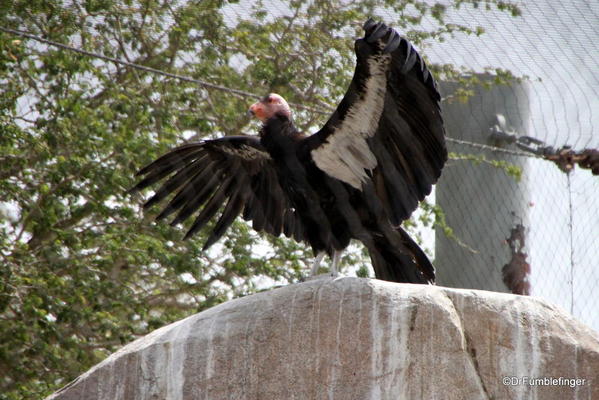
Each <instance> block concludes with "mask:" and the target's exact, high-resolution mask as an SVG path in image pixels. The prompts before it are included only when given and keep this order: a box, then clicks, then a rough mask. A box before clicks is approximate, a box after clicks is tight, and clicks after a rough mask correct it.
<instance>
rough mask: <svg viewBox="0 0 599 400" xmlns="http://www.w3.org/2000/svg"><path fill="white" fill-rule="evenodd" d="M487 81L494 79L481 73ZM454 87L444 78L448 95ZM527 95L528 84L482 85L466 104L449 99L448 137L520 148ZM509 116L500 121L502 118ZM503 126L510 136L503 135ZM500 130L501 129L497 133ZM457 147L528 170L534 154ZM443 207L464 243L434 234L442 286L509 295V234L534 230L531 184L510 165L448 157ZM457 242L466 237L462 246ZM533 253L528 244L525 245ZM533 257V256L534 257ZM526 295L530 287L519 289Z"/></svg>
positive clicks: (439, 189)
mask: <svg viewBox="0 0 599 400" xmlns="http://www.w3.org/2000/svg"><path fill="white" fill-rule="evenodd" d="M478 78H479V79H480V80H481V81H483V82H484V81H487V82H491V81H492V79H493V77H491V76H488V75H479V76H478ZM454 86H455V85H451V84H448V83H444V84H443V85H442V86H441V89H442V92H443V93H445V94H448V93H453V92H454V90H455V87H454ZM527 98H528V93H527V87H526V85H524V84H514V85H511V86H506V85H500V86H498V85H494V86H492V87H491V88H488V89H487V88H485V87H483V85H479V86H477V87H476V88H475V90H474V95H473V96H472V97H470V98H469V101H468V102H467V103H461V102H459V101H457V100H454V101H445V102H444V103H443V116H444V119H445V126H446V129H447V134H448V136H450V137H451V138H455V139H459V140H463V141H467V142H470V143H481V144H487V145H493V146H500V147H505V148H507V149H510V150H517V148H516V147H515V146H514V145H510V144H509V141H510V140H511V141H514V140H515V139H516V137H517V136H523V135H526V129H527V124H528V122H529V121H528V120H529V111H528V101H527ZM498 117H499V120H501V119H503V120H504V121H505V123H504V124H502V125H503V126H500V123H499V121H498ZM498 131H501V132H502V133H503V135H504V136H505V138H506V139H507V140H499V138H500V136H501V134H498ZM493 132H494V133H493ZM448 149H449V151H450V152H454V153H457V154H458V155H460V156H465V157H466V158H467V157H474V158H480V157H484V158H485V159H486V160H488V161H503V162H507V163H509V164H511V165H515V166H518V167H520V168H521V169H522V171H523V173H524V175H526V173H527V168H528V161H529V160H528V159H527V158H526V157H520V156H513V155H510V154H506V153H500V152H496V151H490V150H485V149H481V148H478V147H471V146H468V145H462V144H458V143H455V142H448ZM435 190H436V191H435V193H436V194H435V196H436V201H437V204H438V205H439V206H440V207H441V209H442V210H443V211H444V213H445V216H446V220H447V223H448V225H449V226H450V227H451V228H452V229H453V230H454V233H455V236H456V238H457V240H455V239H450V238H448V237H447V236H446V235H445V234H444V233H443V232H442V231H441V230H440V229H437V231H436V233H435V267H436V270H437V283H438V284H439V285H444V286H450V287H456V288H471V289H484V290H494V291H499V292H510V290H509V289H508V287H507V286H506V285H505V284H504V282H503V277H502V269H503V266H504V265H506V264H508V263H509V262H510V261H511V260H512V251H511V250H510V247H509V246H508V244H507V243H506V242H505V241H504V239H508V238H509V237H510V234H511V231H512V229H514V228H516V227H517V226H518V225H521V226H523V227H524V232H523V234H524V235H526V230H527V228H529V227H530V224H529V222H528V221H529V218H528V209H529V203H530V197H529V194H528V187H527V184H526V181H521V182H518V181H516V179H514V177H512V176H510V175H508V174H507V173H506V172H505V170H503V169H501V168H497V167H496V166H492V165H490V164H488V163H485V162H475V161H470V160H467V159H465V160H451V159H450V160H449V161H448V163H447V164H446V166H445V168H444V169H443V174H442V176H441V179H440V180H439V183H437V185H436V189H435ZM458 240H459V241H460V242H461V243H459V242H458ZM524 251H526V249H524ZM529 261H530V260H529ZM519 293H520V294H524V293H523V292H519Z"/></svg>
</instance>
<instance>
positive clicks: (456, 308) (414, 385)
mask: <svg viewBox="0 0 599 400" xmlns="http://www.w3.org/2000/svg"><path fill="white" fill-rule="evenodd" d="M48 399H54V400H58V399H60V400H67V399H69V400H70V399H73V400H75V399H76V400H85V399H99V400H115V399H127V400H130V399H144V400H146V399H169V400H179V399H186V400H188V399H375V400H378V399H393V400H397V399H460V400H462V399H560V400H561V399H587V400H591V399H599V335H598V334H597V333H596V332H594V331H592V330H590V329H589V328H587V327H586V326H584V325H582V324H581V323H579V322H578V321H576V320H574V319H573V318H572V317H570V316H568V315H567V314H565V313H564V312H563V311H561V310H559V309H557V308H556V307H554V306H551V305H549V304H548V303H546V302H544V301H541V300H538V299H535V298H532V297H523V296H516V295H511V294H503V293H495V292H486V291H477V290H457V289H448V288H444V287H437V286H425V285H410V284H395V283H389V282H383V281H378V280H370V279H360V278H338V279H329V278H326V279H317V280H312V281H309V282H305V283H301V284H295V285H290V286H287V287H283V288H279V289H275V290H271V291H268V292H264V293H259V294H255V295H251V296H247V297H244V298H240V299H236V300H232V301H229V302H227V303H224V304H221V305H219V306H216V307H214V308H212V309H210V310H207V311H204V312H201V313H199V314H196V315H193V316H191V317H188V318H186V319H183V320H181V321H178V322H175V323H173V324H171V325H168V326H165V327H163V328H161V329H158V330H156V331H154V332H152V333H150V334H148V335H147V336H145V337H142V338H140V339H139V340H136V341H134V342H132V343H130V344H128V345H127V346H125V347H123V348H122V349H120V350H119V351H117V352H116V353H114V354H112V355H111V356H110V357H108V358H107V359H106V360H104V361H103V362H101V363H100V364H98V365H96V366H95V367H93V368H92V369H90V370H89V371H88V372H86V373H84V374H83V375H81V376H80V377H79V378H77V379H76V380H75V381H73V382H72V383H70V384H69V385H67V386H66V387H64V388H63V389H61V390H60V391H58V392H56V393H55V394H53V395H52V396H50V397H49V398H48Z"/></svg>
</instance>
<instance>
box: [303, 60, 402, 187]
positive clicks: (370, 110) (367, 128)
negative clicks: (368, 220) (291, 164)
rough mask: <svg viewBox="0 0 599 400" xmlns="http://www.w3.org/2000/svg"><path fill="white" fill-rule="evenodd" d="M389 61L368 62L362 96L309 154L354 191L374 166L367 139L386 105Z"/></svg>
mask: <svg viewBox="0 0 599 400" xmlns="http://www.w3.org/2000/svg"><path fill="white" fill-rule="evenodd" d="M390 58H391V56H390V55H389V54H385V55H379V56H376V57H372V58H370V59H369V60H368V67H369V72H370V76H369V77H368V79H366V82H365V85H364V86H365V87H364V93H363V95H362V96H361V97H360V98H359V99H358V101H356V102H354V104H353V105H352V106H351V107H350V108H349V110H348V112H347V114H346V115H345V118H344V119H343V121H342V122H341V124H340V125H339V126H337V127H335V129H334V131H333V132H332V133H331V134H330V135H329V136H328V138H327V140H326V141H325V142H324V143H322V144H321V145H320V146H318V148H316V149H314V150H312V152H311V155H312V159H313V160H314V162H315V163H316V166H318V168H320V169H321V170H323V171H324V172H326V173H327V174H329V175H331V176H332V177H334V178H337V179H339V180H341V181H343V182H345V183H347V184H349V185H352V186H353V187H355V188H356V189H361V188H362V183H363V182H365V181H366V179H368V175H367V174H366V171H367V170H372V169H374V168H375V167H376V165H377V160H376V157H375V156H374V154H373V153H372V151H371V150H370V148H369V147H368V142H366V139H367V138H369V137H372V136H373V135H374V134H375V132H376V130H377V127H378V124H379V119H380V117H381V114H382V112H383V107H384V106H385V93H386V91H387V75H386V72H387V66H388V65H389V61H390Z"/></svg>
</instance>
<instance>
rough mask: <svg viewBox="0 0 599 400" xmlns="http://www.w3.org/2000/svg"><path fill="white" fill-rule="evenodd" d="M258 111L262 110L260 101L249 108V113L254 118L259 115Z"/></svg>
mask: <svg viewBox="0 0 599 400" xmlns="http://www.w3.org/2000/svg"><path fill="white" fill-rule="evenodd" d="M258 111H260V102H259V101H258V102H256V103H254V104H252V105H251V106H250V109H249V110H248V112H247V114H248V115H249V116H250V117H252V118H253V117H258V115H257V113H258Z"/></svg>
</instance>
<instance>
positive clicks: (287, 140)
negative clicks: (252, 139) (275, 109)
mask: <svg viewBox="0 0 599 400" xmlns="http://www.w3.org/2000/svg"><path fill="white" fill-rule="evenodd" d="M302 137H303V136H302V134H301V133H300V132H299V131H298V130H297V128H296V127H295V125H294V124H293V121H292V120H291V119H290V118H289V117H288V116H286V115H281V114H277V115H275V116H273V117H271V118H269V119H268V120H267V121H266V122H265V123H264V125H263V126H262V129H261V130H260V141H261V143H262V145H263V146H264V147H266V149H267V150H269V152H271V154H272V153H288V152H291V151H295V150H294V148H295V145H296V143H297V142H298V141H299V140H300V139H302Z"/></svg>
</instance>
